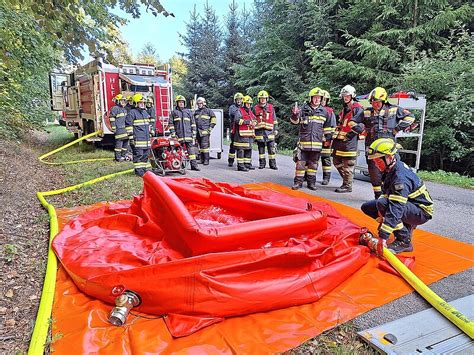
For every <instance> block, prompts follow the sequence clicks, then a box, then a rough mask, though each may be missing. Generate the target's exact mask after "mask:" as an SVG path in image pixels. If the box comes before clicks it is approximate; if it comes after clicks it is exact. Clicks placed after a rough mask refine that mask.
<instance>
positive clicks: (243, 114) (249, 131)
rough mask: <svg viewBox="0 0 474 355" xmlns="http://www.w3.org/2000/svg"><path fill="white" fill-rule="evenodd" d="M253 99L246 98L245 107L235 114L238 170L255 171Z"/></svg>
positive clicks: (244, 99)
mask: <svg viewBox="0 0 474 355" xmlns="http://www.w3.org/2000/svg"><path fill="white" fill-rule="evenodd" d="M252 103H253V101H252V98H251V97H250V96H248V95H247V96H244V98H243V105H244V107H241V108H240V109H239V111H237V112H236V113H235V135H234V146H235V148H236V149H237V170H238V171H249V170H255V168H254V167H253V166H252V143H253V138H254V136H255V131H254V126H255V124H256V121H255V116H254V114H253V112H252Z"/></svg>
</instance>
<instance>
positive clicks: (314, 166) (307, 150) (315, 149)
mask: <svg viewBox="0 0 474 355" xmlns="http://www.w3.org/2000/svg"><path fill="white" fill-rule="evenodd" d="M308 96H309V100H308V102H307V103H305V104H303V106H302V107H301V108H299V107H296V106H295V107H294V108H293V110H292V116H291V119H290V121H291V123H292V124H294V125H299V127H300V128H299V140H298V147H297V148H298V151H297V156H296V159H295V160H296V172H295V179H294V184H293V186H292V187H291V188H292V189H293V190H298V189H300V188H302V187H303V180H304V176H305V171H306V176H307V184H308V189H310V190H316V171H317V170H318V160H319V157H320V155H321V150H322V148H323V142H325V141H327V140H330V139H331V136H332V129H333V128H332V127H331V115H330V113H329V112H328V111H327V110H326V109H325V108H324V107H323V106H322V105H321V101H322V99H323V97H324V92H323V90H321V89H320V88H314V89H312V90H311V91H310V92H309V95H308ZM306 167H307V168H306Z"/></svg>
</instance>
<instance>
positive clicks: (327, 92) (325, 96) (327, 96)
mask: <svg viewBox="0 0 474 355" xmlns="http://www.w3.org/2000/svg"><path fill="white" fill-rule="evenodd" d="M323 97H324V98H325V99H327V100H331V94H330V93H329V91H327V90H323Z"/></svg>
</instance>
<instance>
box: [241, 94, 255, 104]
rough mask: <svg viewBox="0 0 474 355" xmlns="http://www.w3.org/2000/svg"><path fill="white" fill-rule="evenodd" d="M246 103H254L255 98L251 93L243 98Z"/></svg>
mask: <svg viewBox="0 0 474 355" xmlns="http://www.w3.org/2000/svg"><path fill="white" fill-rule="evenodd" d="M243 103H244V104H253V100H252V98H251V97H250V96H249V95H245V96H244V99H243Z"/></svg>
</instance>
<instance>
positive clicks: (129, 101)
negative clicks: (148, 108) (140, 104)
mask: <svg viewBox="0 0 474 355" xmlns="http://www.w3.org/2000/svg"><path fill="white" fill-rule="evenodd" d="M126 100H127V104H126V105H125V109H126V110H127V112H130V110H131V109H132V108H133V107H134V102H133V96H132V95H128V96H127V98H126Z"/></svg>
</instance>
